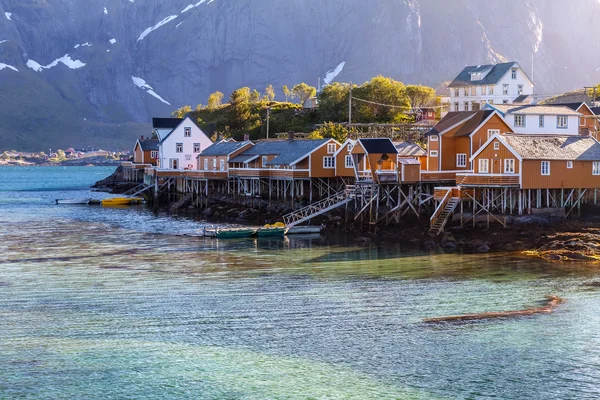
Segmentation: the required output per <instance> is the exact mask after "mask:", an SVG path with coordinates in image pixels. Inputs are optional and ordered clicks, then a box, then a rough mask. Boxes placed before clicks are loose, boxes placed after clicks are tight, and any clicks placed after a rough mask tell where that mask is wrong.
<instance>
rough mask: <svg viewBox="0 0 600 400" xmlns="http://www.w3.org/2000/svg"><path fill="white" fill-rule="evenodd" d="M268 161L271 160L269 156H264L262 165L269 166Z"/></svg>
mask: <svg viewBox="0 0 600 400" xmlns="http://www.w3.org/2000/svg"><path fill="white" fill-rule="evenodd" d="M267 161H269V159H268V158H267V156H262V166H263V167H266V166H267Z"/></svg>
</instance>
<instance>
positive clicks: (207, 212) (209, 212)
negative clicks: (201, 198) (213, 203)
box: [202, 207, 215, 217]
mask: <svg viewBox="0 0 600 400" xmlns="http://www.w3.org/2000/svg"><path fill="white" fill-rule="evenodd" d="M214 214H215V211H214V210H213V209H212V208H210V207H209V208H207V209H206V210H204V211H202V215H204V216H205V217H212V216H213V215H214Z"/></svg>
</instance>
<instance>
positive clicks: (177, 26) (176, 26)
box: [175, 21, 185, 28]
mask: <svg viewBox="0 0 600 400" xmlns="http://www.w3.org/2000/svg"><path fill="white" fill-rule="evenodd" d="M184 22H185V21H181V22H180V23H178V24H177V25H175V28H179V25H181V24H183V23H184Z"/></svg>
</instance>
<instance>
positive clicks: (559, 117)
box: [556, 115, 569, 129]
mask: <svg viewBox="0 0 600 400" xmlns="http://www.w3.org/2000/svg"><path fill="white" fill-rule="evenodd" d="M561 120H563V121H565V123H564V124H561V123H560V122H561ZM556 128H557V129H568V128H569V117H567V116H566V115H557V116H556Z"/></svg>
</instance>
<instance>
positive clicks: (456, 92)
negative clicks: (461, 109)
mask: <svg viewBox="0 0 600 400" xmlns="http://www.w3.org/2000/svg"><path fill="white" fill-rule="evenodd" d="M459 96H460V91H459V90H458V88H454V97H459ZM457 111H458V110H457Z"/></svg>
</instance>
